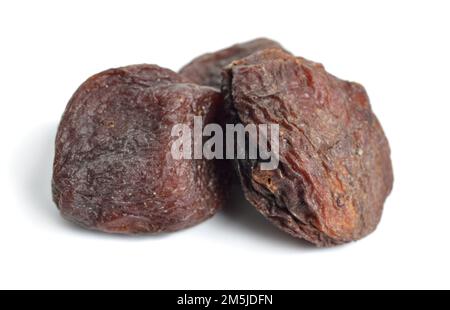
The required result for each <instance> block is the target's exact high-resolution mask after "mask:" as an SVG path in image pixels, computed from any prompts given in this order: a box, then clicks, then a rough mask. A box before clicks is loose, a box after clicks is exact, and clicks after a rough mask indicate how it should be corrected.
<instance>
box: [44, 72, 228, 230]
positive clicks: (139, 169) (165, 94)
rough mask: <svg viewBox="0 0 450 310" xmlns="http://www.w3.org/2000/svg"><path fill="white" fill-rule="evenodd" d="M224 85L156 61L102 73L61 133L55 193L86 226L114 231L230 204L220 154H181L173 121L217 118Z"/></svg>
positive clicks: (169, 226) (206, 213) (192, 216)
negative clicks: (193, 80)
mask: <svg viewBox="0 0 450 310" xmlns="http://www.w3.org/2000/svg"><path fill="white" fill-rule="evenodd" d="M221 102H222V98H221V95H220V93H219V92H218V91H216V90H215V89H213V88H210V87H203V86H198V85H194V84H189V83H187V81H186V79H184V78H183V77H181V76H179V75H178V74H176V73H174V72H172V71H170V70H167V69H163V68H160V67H158V66H155V65H134V66H128V67H123V68H118V69H111V70H107V71H104V72H102V73H99V74H97V75H94V76H93V77H91V78H90V79H88V80H87V81H86V82H85V83H83V84H82V85H81V86H80V88H79V89H78V90H77V91H76V92H75V94H74V95H73V97H72V98H71V100H70V102H69V104H68V106H67V108H66V111H65V113H64V115H63V117H62V120H61V123H60V125H59V128H58V133H57V137H56V154H55V160H54V166H53V182H52V188H53V199H54V201H55V203H56V204H57V206H58V208H59V209H60V212H61V214H62V215H63V216H64V217H65V218H67V219H69V220H71V221H74V222H76V223H78V224H80V225H82V226H85V227H88V228H92V229H97V230H101V231H105V232H114V233H141V232H160V231H174V230H178V229H182V228H185V227H188V226H192V225H195V224H197V223H199V222H201V221H203V220H205V219H207V218H209V217H210V216H212V215H213V214H214V213H215V212H216V211H217V210H218V208H220V207H221V206H222V204H223V195H224V193H223V190H222V187H221V186H219V181H221V180H220V171H219V170H218V169H219V167H218V166H217V162H214V161H206V160H175V159H173V158H172V156H171V152H170V150H171V144H172V142H173V140H174V139H176V137H171V130H172V126H173V125H174V124H176V123H184V124H191V122H192V120H193V117H194V115H201V116H204V117H205V118H206V119H207V120H206V122H208V121H209V122H211V121H214V117H215V113H216V110H217V107H218V106H219V105H221Z"/></svg>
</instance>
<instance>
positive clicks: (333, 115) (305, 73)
mask: <svg viewBox="0 0 450 310" xmlns="http://www.w3.org/2000/svg"><path fill="white" fill-rule="evenodd" d="M223 92H224V93H225V94H226V95H225V100H226V107H228V109H229V112H230V119H231V120H232V122H234V123H242V124H244V125H247V124H270V123H272V124H279V126H280V143H279V148H280V151H279V160H280V162H279V166H278V168H277V169H275V170H262V169H261V168H260V163H261V161H260V160H237V165H236V166H237V171H238V173H239V176H240V179H241V182H242V185H243V188H244V192H245V195H246V198H247V199H248V200H249V201H250V203H252V204H253V205H254V206H255V207H256V208H257V209H258V210H259V211H260V212H261V213H262V214H263V215H264V216H265V217H267V218H268V219H269V220H270V221H272V222H273V223H274V224H275V225H276V226H278V227H279V228H281V229H282V230H284V231H286V232H287V233H289V234H291V235H293V236H295V237H299V238H304V239H306V240H308V241H310V242H312V243H314V244H316V245H319V246H330V245H335V244H341V243H344V242H349V241H352V240H357V239H360V238H362V237H364V236H366V235H367V234H369V233H370V232H372V231H373V230H374V229H375V228H376V226H377V224H378V222H379V221H380V217H381V213H382V209H383V204H384V201H385V199H386V197H387V196H388V194H389V193H390V191H391V188H392V183H393V173H392V166H391V160H390V150H389V145H388V141H387V139H386V137H385V135H384V133H383V130H382V128H381V125H380V123H379V121H378V120H377V118H376V116H375V115H374V114H373V112H372V110H371V106H370V104H369V98H368V97H367V94H366V92H365V90H364V88H363V87H362V86H361V85H359V84H356V83H351V82H347V81H343V80H340V79H338V78H336V77H334V76H332V75H331V74H328V73H327V72H326V71H325V69H324V67H323V66H322V65H320V64H318V63H314V62H311V61H308V60H306V59H303V58H296V57H293V56H291V55H290V54H287V53H284V52H283V51H281V50H278V49H269V50H264V51H260V52H257V53H255V54H253V55H251V56H249V57H247V58H244V59H242V60H238V61H235V62H234V63H233V64H232V65H230V66H229V67H228V68H227V69H226V71H225V72H224V84H223Z"/></svg>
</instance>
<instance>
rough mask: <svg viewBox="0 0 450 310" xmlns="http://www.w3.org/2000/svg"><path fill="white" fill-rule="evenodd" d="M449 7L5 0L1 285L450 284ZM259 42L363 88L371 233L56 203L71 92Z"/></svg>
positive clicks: (233, 211) (244, 209) (238, 210)
mask: <svg viewBox="0 0 450 310" xmlns="http://www.w3.org/2000/svg"><path fill="white" fill-rule="evenodd" d="M448 3H449V2H448V1H421V2H416V1H386V2H383V1H371V2H370V3H369V2H368V1H329V2H323V1H309V2H308V3H302V2H301V1H281V0H277V1H273V2H268V1H261V0H258V1H243V0H240V1H232V0H227V1H192V0H191V1H167V0H165V1H159V2H157V1H142V2H141V1H122V2H117V1H104V2H101V1H98V2H97V1H86V2H84V1H72V2H69V1H26V2H25V1H8V2H6V1H2V2H1V4H0V56H1V57H0V106H1V115H0V138H1V140H0V143H1V146H0V150H1V151H0V164H1V166H0V178H1V179H0V188H1V192H0V193H1V195H0V199H1V200H0V208H1V209H0V288H44V289H46V288H55V289H59V288H61V289H63V288H64V289H68V288H70V289H81V288H85V289H91V288H93V289H108V288H117V289H118V288H129V289H132V288H139V289H186V288H189V289H222V288H226V289H302V288H306V289H316V288H318V289H319V288H320V289H329V288H342V289H347V288H354V289H363V288H364V289H365V288H375V289H381V288H383V289H390V288H405V289H407V288H447V289H449V288H450V280H449V277H450V248H449V245H450V241H449V237H450V229H449V226H450V224H449V221H450V203H449V198H448V194H449V192H450V189H449V185H450V182H449V176H450V169H449V168H450V164H449V163H450V139H449V136H448V135H449V133H450V121H449V112H450V100H449V99H450V78H449V76H450V45H449V37H450V36H449V31H450V18H449V15H450V7H449V4H448ZM259 36H266V37H270V38H273V39H275V40H278V41H279V42H281V43H282V44H283V45H284V46H285V47H286V48H287V49H289V50H290V51H292V52H294V53H295V54H297V55H301V56H304V57H306V58H309V59H311V60H314V61H318V62H322V63H323V64H324V65H325V66H326V68H327V70H328V71H329V72H331V73H333V74H334V75H337V76H339V77H341V78H344V79H349V80H355V81H358V82H360V83H362V84H363V85H365V87H366V89H367V91H368V93H369V95H370V98H371V102H372V106H373V109H374V111H375V112H376V114H377V115H378V117H379V118H380V120H381V122H382V124H383V127H384V129H385V131H386V134H387V136H388V138H389V140H390V144H391V148H392V160H393V165H394V174H395V184H394V190H393V192H392V194H391V196H390V197H389V199H388V200H387V203H386V205H385V212H384V216H383V219H382V221H381V223H380V225H379V227H378V229H377V230H376V232H374V233H373V234H372V235H370V236H369V237H367V238H365V239H363V240H361V241H358V242H355V243H352V244H348V245H345V246H340V247H336V248H332V249H316V248H314V247H311V246H308V245H307V244H305V243H304V242H302V241H298V240H296V239H293V238H291V237H289V236H286V235H284V234H283V233H281V232H279V231H278V230H277V229H276V228H274V227H272V226H271V225H270V224H268V223H267V222H266V220H265V219H264V218H263V217H261V216H260V215H259V214H258V213H257V212H256V211H254V210H253V209H252V208H251V207H250V206H248V205H246V204H245V203H244V202H243V201H239V199H237V200H236V201H235V203H234V204H232V205H231V207H230V208H228V209H226V210H224V211H223V212H221V213H219V214H217V215H216V216H215V217H214V218H213V219H211V220H209V221H207V222H205V223H203V224H201V225H199V226H197V227H194V228H192V229H188V230H185V231H181V232H178V233H173V234H168V235H160V236H141V237H126V236H125V237H124V236H112V235H106V234H101V233H94V232H90V231H85V230H82V229H80V228H78V227H75V226H74V225H72V224H70V223H67V222H66V221H64V220H63V219H62V218H60V216H59V214H58V212H57V209H56V208H55V206H54V205H53V203H52V201H51V195H50V178H51V169H52V168H51V165H52V160H53V158H52V157H53V140H54V136H55V131H56V126H57V124H58V121H59V118H60V116H61V114H62V112H63V110H64V108H65V105H66V103H67V101H68V100H69V98H70V96H71V95H72V93H73V92H74V91H75V89H76V88H77V87H78V86H79V85H80V84H81V83H82V82H83V81H84V80H85V79H86V78H88V77H89V76H90V75H92V74H94V73H96V72H99V71H102V70H104V69H108V68H111V67H117V66H123V65H128V64H133V63H156V64H159V65H161V66H164V67H169V68H171V69H174V70H178V69H179V68H180V67H181V66H182V65H183V64H185V63H186V62H188V61H189V60H191V59H192V58H193V57H195V56H197V55H199V54H202V53H204V52H207V51H214V50H217V49H220V48H223V47H226V46H228V45H231V44H233V43H236V42H241V41H246V40H249V39H253V38H255V37H259Z"/></svg>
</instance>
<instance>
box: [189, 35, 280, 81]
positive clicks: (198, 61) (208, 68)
mask: <svg viewBox="0 0 450 310" xmlns="http://www.w3.org/2000/svg"><path fill="white" fill-rule="evenodd" d="M267 48H280V49H281V48H282V47H281V45H280V44H279V43H278V42H275V41H272V40H269V39H265V38H259V39H255V40H252V41H248V42H245V43H240V44H235V45H233V46H230V47H228V48H225V49H223V50H220V51H217V52H214V53H208V54H205V55H202V56H199V57H197V58H195V59H194V60H192V61H191V62H190V63H189V64H187V65H186V66H184V67H183V68H182V69H181V70H180V74H181V75H183V76H185V77H186V78H188V79H190V80H191V81H193V82H194V83H197V84H200V85H208V86H212V87H215V88H220V86H221V82H222V69H223V68H224V67H225V66H227V65H229V64H230V63H231V62H232V61H234V60H238V59H241V58H244V57H246V56H249V55H250V54H253V53H254V52H256V51H259V50H263V49H267Z"/></svg>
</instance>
